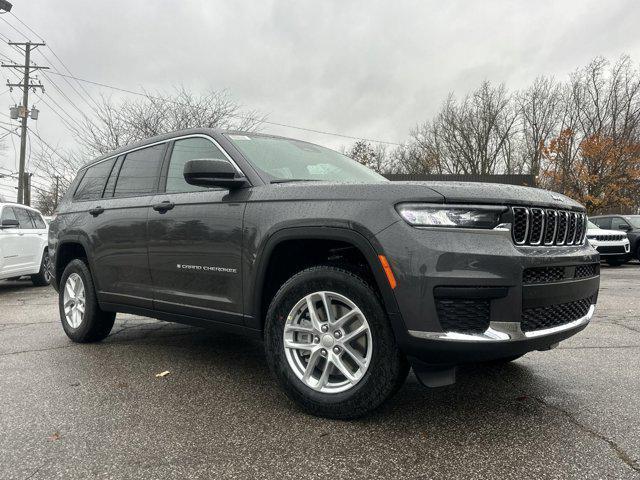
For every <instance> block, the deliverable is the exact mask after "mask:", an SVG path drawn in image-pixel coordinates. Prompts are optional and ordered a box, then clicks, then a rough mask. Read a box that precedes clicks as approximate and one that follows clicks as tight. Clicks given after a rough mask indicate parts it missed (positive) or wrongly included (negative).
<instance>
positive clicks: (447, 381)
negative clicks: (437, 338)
mask: <svg viewBox="0 0 640 480" xmlns="http://www.w3.org/2000/svg"><path fill="white" fill-rule="evenodd" d="M411 366H412V367H413V373H415V374H416V377H417V378H418V381H419V382H420V383H421V384H422V385H423V386H425V387H427V388H437V387H446V386H447V385H453V384H454V383H456V370H457V368H458V367H456V366H436V365H428V364H426V363H423V362H421V361H420V360H415V359H412V360H411Z"/></svg>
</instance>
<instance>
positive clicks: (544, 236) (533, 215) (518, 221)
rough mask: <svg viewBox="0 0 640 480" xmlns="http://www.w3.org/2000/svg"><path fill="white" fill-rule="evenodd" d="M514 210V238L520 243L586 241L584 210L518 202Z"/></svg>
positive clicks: (573, 243) (560, 243)
mask: <svg viewBox="0 0 640 480" xmlns="http://www.w3.org/2000/svg"><path fill="white" fill-rule="evenodd" d="M511 214H512V217H513V219H512V223H511V238H512V240H513V243H515V244H516V245H521V246H540V245H545V246H563V245H567V246H570V245H582V244H584V241H585V237H586V233H587V228H586V222H587V216H586V215H585V214H584V213H582V212H574V211H569V210H557V209H554V208H540V207H519V206H518V207H511ZM523 227H524V229H523Z"/></svg>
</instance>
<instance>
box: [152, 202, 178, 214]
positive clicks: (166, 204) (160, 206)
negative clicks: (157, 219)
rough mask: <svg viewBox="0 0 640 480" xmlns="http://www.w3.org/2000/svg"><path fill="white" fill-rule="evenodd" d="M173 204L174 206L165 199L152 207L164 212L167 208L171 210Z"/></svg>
mask: <svg viewBox="0 0 640 480" xmlns="http://www.w3.org/2000/svg"><path fill="white" fill-rule="evenodd" d="M175 206H176V205H175V203H173V202H170V201H169V200H165V201H164V202H160V203H156V204H155V205H154V206H153V209H154V210H155V211H156V212H160V213H164V212H166V211H168V210H171V209H172V208H173V207H175Z"/></svg>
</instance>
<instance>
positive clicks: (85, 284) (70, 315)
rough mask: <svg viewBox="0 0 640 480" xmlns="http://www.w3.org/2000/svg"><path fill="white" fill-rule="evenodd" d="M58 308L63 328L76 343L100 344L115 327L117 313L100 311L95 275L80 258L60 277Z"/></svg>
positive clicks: (68, 266)
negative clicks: (94, 283) (94, 285)
mask: <svg viewBox="0 0 640 480" xmlns="http://www.w3.org/2000/svg"><path fill="white" fill-rule="evenodd" d="M58 305H59V309H60V320H61V321H62V328H63V329H64V332H65V333H66V334H67V336H68V337H69V338H70V339H71V340H73V341H74V342H78V343H87V342H99V341H100V340H102V339H104V338H105V337H106V336H107V335H109V332H111V328H113V323H114V321H115V318H116V314H115V313H113V312H105V311H103V310H101V309H100V306H99V305H98V301H97V299H96V293H95V290H94V287H93V279H92V278H91V272H90V271H89V267H87V264H86V263H84V262H83V261H82V260H80V259H76V260H72V261H71V262H69V265H67V267H66V268H65V269H64V272H63V273H62V277H60V292H59V294H58Z"/></svg>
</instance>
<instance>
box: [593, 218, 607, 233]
mask: <svg viewBox="0 0 640 480" xmlns="http://www.w3.org/2000/svg"><path fill="white" fill-rule="evenodd" d="M591 221H592V222H593V223H595V224H596V225H598V226H599V227H600V228H604V229H605V230H609V229H611V217H604V218H592V219H591Z"/></svg>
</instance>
